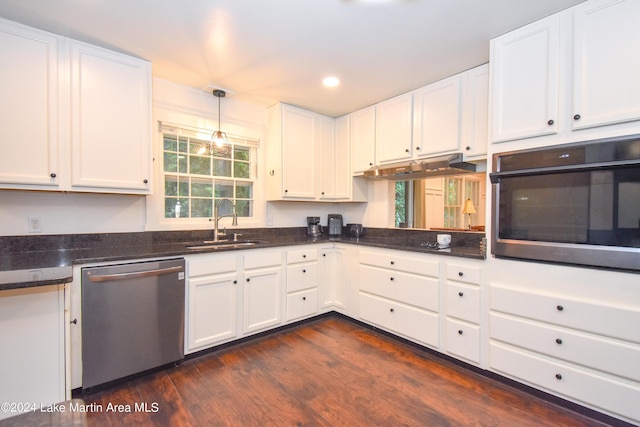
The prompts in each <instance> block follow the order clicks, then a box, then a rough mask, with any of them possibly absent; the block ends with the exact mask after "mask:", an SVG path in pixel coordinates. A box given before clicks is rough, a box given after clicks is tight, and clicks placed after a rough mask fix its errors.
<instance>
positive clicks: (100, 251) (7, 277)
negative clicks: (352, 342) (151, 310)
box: [0, 233, 485, 291]
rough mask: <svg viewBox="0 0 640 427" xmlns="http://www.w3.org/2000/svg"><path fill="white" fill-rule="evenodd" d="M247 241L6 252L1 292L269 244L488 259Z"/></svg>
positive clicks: (377, 240)
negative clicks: (136, 263)
mask: <svg viewBox="0 0 640 427" xmlns="http://www.w3.org/2000/svg"><path fill="white" fill-rule="evenodd" d="M247 240H261V241H263V242H261V243H259V244H257V245H256V246H252V247H241V248H224V249H211V248H206V247H205V248H201V249H188V248H187V246H189V245H192V244H194V242H195V240H191V241H183V242H170V243H164V242H163V243H144V244H135V243H134V244H130V245H126V244H125V245H121V244H119V245H113V246H107V247H96V248H80V249H48V250H25V251H21V252H5V251H3V253H2V257H1V258H0V291H3V290H11V289H20V288H30V287H37V286H47V285H56V284H65V283H70V282H71V281H72V279H73V266H74V265H78V264H93V263H111V262H116V261H129V260H138V259H149V258H165V257H172V256H184V255H194V254H201V253H213V252H216V253H217V252H227V251H234V250H251V249H262V248H268V247H280V246H295V245H306V244H323V243H333V242H339V243H347V244H353V245H359V246H371V247H379V248H385V249H396V250H403V251H411V252H422V253H429V254H438V255H444V256H454V257H464V258H472V259H480V260H482V259H485V254H484V253H482V252H481V251H480V248H479V246H453V247H451V248H450V249H440V250H438V249H429V248H424V247H422V246H420V242H419V241H418V240H415V239H413V240H409V241H408V240H407V239H399V238H390V237H388V236H371V237H369V236H362V237H359V238H355V237H348V236H341V237H327V236H321V237H318V238H310V237H307V236H306V234H303V235H300V233H297V234H286V233H285V235H283V236H278V237H275V238H274V236H267V237H264V236H260V237H254V236H252V237H247Z"/></svg>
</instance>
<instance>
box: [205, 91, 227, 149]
mask: <svg viewBox="0 0 640 427" xmlns="http://www.w3.org/2000/svg"><path fill="white" fill-rule="evenodd" d="M226 95H227V93H226V92H225V91H223V90H220V89H215V90H214V91H213V96H215V97H216V98H218V130H217V131H215V132H213V135H211V139H210V140H209V154H212V153H213V149H214V146H215V147H217V148H218V149H220V148H222V147H224V146H230V145H231V142H230V141H229V138H228V137H227V134H226V133H224V132H222V130H221V129H220V98H224V97H225V96H226Z"/></svg>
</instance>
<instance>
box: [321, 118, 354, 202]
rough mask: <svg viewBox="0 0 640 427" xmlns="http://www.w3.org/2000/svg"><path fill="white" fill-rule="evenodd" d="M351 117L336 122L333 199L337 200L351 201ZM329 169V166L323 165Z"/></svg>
mask: <svg viewBox="0 0 640 427" xmlns="http://www.w3.org/2000/svg"><path fill="white" fill-rule="evenodd" d="M349 130H350V129H349V116H343V117H340V118H338V119H336V120H335V139H334V156H333V159H331V161H332V162H333V169H334V176H335V183H334V192H333V198H334V199H336V200H347V199H351V198H352V195H351V179H352V178H351V169H350V166H349V165H350V162H349ZM323 167H326V168H328V167H329V165H328V164H326V163H325V164H323Z"/></svg>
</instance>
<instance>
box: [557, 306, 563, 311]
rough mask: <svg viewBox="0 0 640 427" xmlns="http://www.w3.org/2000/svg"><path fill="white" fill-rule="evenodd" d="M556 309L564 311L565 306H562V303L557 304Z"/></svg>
mask: <svg viewBox="0 0 640 427" xmlns="http://www.w3.org/2000/svg"><path fill="white" fill-rule="evenodd" d="M556 310H558V311H562V310H564V307H563V306H561V305H557V306H556Z"/></svg>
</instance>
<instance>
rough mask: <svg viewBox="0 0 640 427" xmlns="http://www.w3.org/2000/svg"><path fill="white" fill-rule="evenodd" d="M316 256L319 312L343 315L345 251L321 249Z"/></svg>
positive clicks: (345, 296) (345, 274) (344, 302)
mask: <svg viewBox="0 0 640 427" xmlns="http://www.w3.org/2000/svg"><path fill="white" fill-rule="evenodd" d="M318 252H319V256H318V266H319V270H320V271H319V284H318V287H319V291H320V292H319V293H320V300H319V303H320V310H325V311H329V310H332V309H333V310H336V311H339V312H341V313H344V312H345V310H346V299H347V275H348V271H347V268H348V266H347V250H346V249H344V248H339V247H321V248H320V249H319V250H318Z"/></svg>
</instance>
